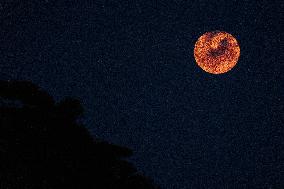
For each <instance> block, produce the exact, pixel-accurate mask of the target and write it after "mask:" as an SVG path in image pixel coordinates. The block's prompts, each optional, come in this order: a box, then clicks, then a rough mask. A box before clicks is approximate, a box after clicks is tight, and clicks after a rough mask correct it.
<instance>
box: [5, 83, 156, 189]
mask: <svg viewBox="0 0 284 189" xmlns="http://www.w3.org/2000/svg"><path fill="white" fill-rule="evenodd" d="M0 106H1V107H0V124H1V125H0V188H1V189H16V188H21V189H25V188H27V189H33V188H36V189H38V188H43V189H47V188H48V189H57V188H60V189H63V188H96V189H120V188H123V189H127V188H131V189H146V188H147V189H157V188H158V187H156V186H154V184H153V182H152V181H151V180H150V179H149V178H146V177H145V176H143V175H141V174H139V173H138V172H137V170H136V169H135V167H134V166H133V165H132V164H130V163H129V162H127V161H126V160H125V159H124V158H126V157H129V156H130V155H132V151H131V150H129V149H127V148H124V147H119V146H116V145H113V144H109V143H107V142H104V141H101V140H99V139H94V138H93V137H92V136H91V135H90V134H89V133H88V131H87V129H86V128H85V127H84V126H83V125H81V124H79V123H78V122H77V118H78V117H79V116H80V115H82V114H83V108H82V106H81V104H80V102H79V101H78V100H76V99H65V100H63V101H62V102H60V103H55V102H54V100H53V99H52V97H51V96H49V95H48V94H47V93H46V92H44V91H42V90H40V89H39V88H38V87H37V86H35V85H34V84H32V83H30V82H26V81H0Z"/></svg>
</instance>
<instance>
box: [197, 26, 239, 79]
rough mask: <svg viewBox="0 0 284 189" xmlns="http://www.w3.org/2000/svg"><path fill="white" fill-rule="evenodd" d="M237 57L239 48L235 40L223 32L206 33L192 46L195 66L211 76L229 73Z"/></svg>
mask: <svg viewBox="0 0 284 189" xmlns="http://www.w3.org/2000/svg"><path fill="white" fill-rule="evenodd" d="M239 57H240V47H239V44H238V42H237V40H236V39H235V38H234V37H233V36H232V35H231V34H229V33H227V32H224V31H213V32H207V33H205V34H203V35H202V36H200V37H199V38H198V40H197V42H196V43H195V46H194V58H195V61H196V63H197V65H198V66H199V67H200V68H202V69H203V70H204V71H206V72H208V73H211V74H222V73H226V72H228V71H230V70H231V69H232V68H233V67H234V66H235V65H236V64H237V62H238V60H239Z"/></svg>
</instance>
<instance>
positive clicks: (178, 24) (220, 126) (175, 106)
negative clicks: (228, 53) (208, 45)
mask: <svg viewBox="0 0 284 189" xmlns="http://www.w3.org/2000/svg"><path fill="white" fill-rule="evenodd" d="M282 8H283V2H271V1H268V0H263V1H233V0H232V1H202V0H200V1H175V0H169V1H165V2H161V1H150V0H149V1H148V0H145V1H143V2H140V1H136V0H134V1H107V0H98V1H95V2H88V1H73V0H71V1H70V0H69V1H67V0H31V1H21V0H12V1H11V0H3V1H2V3H0V10H2V11H0V24H1V30H0V39H1V43H0V57H1V60H0V72H1V74H0V79H1V80H6V81H7V80H21V81H31V82H32V83H34V84H36V85H37V86H39V87H40V88H42V89H43V90H44V91H47V93H49V94H50V95H51V96H53V97H54V99H55V101H56V102H60V101H61V100H62V99H64V98H65V97H75V98H77V99H79V100H80V101H81V103H82V105H83V107H84V109H85V114H84V116H82V118H81V119H80V121H82V123H84V125H85V126H86V127H87V129H88V130H89V132H90V133H91V134H92V136H94V137H95V138H100V139H102V140H105V141H109V142H111V143H113V144H116V145H120V146H125V147H127V148H130V149H132V150H133V153H134V155H133V156H132V157H130V159H129V160H130V161H131V162H132V163H133V164H134V165H135V167H137V169H138V170H139V171H141V172H142V173H143V174H144V175H146V176H149V177H150V178H152V179H153V180H154V182H155V183H157V184H158V185H159V186H160V187H161V188H163V189H172V188H178V189H190V188H210V189H211V188H226V187H227V188H234V187H235V188H238V187H239V188H267V189H268V188H272V189H274V188H275V189H278V188H281V187H284V183H283V180H284V167H283V164H284V163H283V150H282V148H283V147H284V139H283V136H284V132H283V127H282V125H284V124H283V117H284V116H283V107H284V106H283V83H284V79H283V74H282V71H283V66H282V59H281V57H282V54H283V53H282V49H281V46H280V44H281V42H282V40H281V38H280V35H281V34H282V33H283V32H282V30H281V24H280V23H282V13H281V9H282ZM216 30H219V31H225V32H228V33H230V34H232V35H233V36H234V37H235V38H236V39H237V41H238V43H239V45H240V58H239V61H238V63H237V65H236V66H235V67H234V68H233V69H232V70H231V71H229V72H227V73H225V74H220V75H212V74H208V73H206V72H204V71H203V70H202V69H200V68H199V67H198V66H197V65H196V63H195V60H194V56H193V49H194V44H195V42H196V41H197V39H198V37H200V36H201V35H202V34H204V33H206V32H210V31H216Z"/></svg>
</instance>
